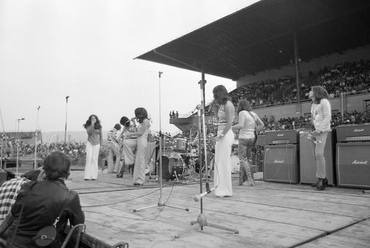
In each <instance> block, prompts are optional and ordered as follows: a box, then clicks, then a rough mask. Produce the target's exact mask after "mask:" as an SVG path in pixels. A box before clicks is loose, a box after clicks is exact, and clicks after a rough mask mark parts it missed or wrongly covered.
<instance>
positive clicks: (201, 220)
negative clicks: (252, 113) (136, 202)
mask: <svg viewBox="0 0 370 248" xmlns="http://www.w3.org/2000/svg"><path fill="white" fill-rule="evenodd" d="M205 83H206V81H205V79H204V73H202V80H201V81H199V85H200V93H201V99H202V102H201V110H200V109H199V110H198V117H199V125H198V133H199V134H200V133H201V131H202V128H203V132H202V134H203V135H202V136H203V150H204V163H205V173H206V174H205V178H206V192H204V193H202V180H203V179H202V177H203V173H202V171H203V168H202V160H203V159H202V154H201V151H199V164H200V166H199V167H200V168H199V172H200V174H199V176H200V180H199V184H200V194H199V195H196V196H195V197H194V200H195V201H196V202H198V201H199V200H200V214H199V215H198V218H197V220H196V221H191V222H190V224H191V225H194V224H197V223H198V224H199V226H200V230H201V231H203V227H204V226H209V227H213V228H218V229H221V230H225V231H230V232H233V233H235V234H238V233H239V231H238V230H236V229H231V228H228V227H224V226H222V225H218V224H214V223H210V222H208V221H207V218H206V216H205V215H204V214H203V197H204V196H206V195H208V194H209V193H211V192H212V191H213V190H214V189H215V188H217V185H215V187H214V188H212V189H210V188H209V182H208V168H207V167H208V165H207V146H206V145H207V143H206V132H205V130H206V129H205V117H204V112H205V111H204V110H205V100H204V98H205V96H204V95H205V92H204V85H205ZM200 116H202V119H201V118H200ZM201 123H202V124H203V126H202V125H201ZM200 137H201V135H199V141H201V138H200ZM199 144H200V142H199ZM196 227H197V226H191V227H189V228H187V229H185V230H183V231H181V232H180V233H178V234H176V235H174V238H179V237H180V235H182V234H185V233H187V232H188V231H190V230H192V229H195V228H196Z"/></svg>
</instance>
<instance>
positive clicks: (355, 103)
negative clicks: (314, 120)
mask: <svg viewBox="0 0 370 248" xmlns="http://www.w3.org/2000/svg"><path fill="white" fill-rule="evenodd" d="M364 100H369V102H368V103H369V104H370V93H366V94H358V95H348V96H344V97H343V98H333V99H330V100H329V101H330V103H331V109H332V111H335V112H337V111H339V112H343V111H347V112H352V111H353V110H356V111H358V112H364V111H365V110H366V109H365V105H364ZM310 109H311V102H310V101H307V102H303V103H302V116H304V115H305V114H309V113H310ZM253 111H254V112H256V113H257V114H258V116H259V117H264V116H265V115H266V116H267V117H268V118H270V116H271V115H273V116H274V117H275V120H279V119H280V118H287V117H299V116H300V114H299V106H298V104H285V105H279V106H273V107H267V108H256V109H254V110H253Z"/></svg>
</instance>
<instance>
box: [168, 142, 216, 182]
mask: <svg viewBox="0 0 370 248" xmlns="http://www.w3.org/2000/svg"><path fill="white" fill-rule="evenodd" d="M207 147H208V146H207ZM199 149H200V148H199V147H198V146H193V145H192V143H191V142H190V141H187V139H184V138H177V139H174V140H166V141H165V142H164V145H163V147H162V179H163V180H166V181H169V180H176V181H182V182H184V181H185V182H186V183H188V182H189V181H197V180H199V178H200V175H199V173H200V169H199V167H200V163H199ZM207 157H208V158H210V159H208V161H210V160H212V159H213V153H212V152H211V151H209V155H208V156H207ZM203 159H204V156H203ZM203 164H204V163H203ZM208 164H212V163H208ZM212 167H213V166H212ZM209 168H210V166H209ZM210 169H211V168H210ZM202 171H203V172H204V169H203V170H202Z"/></svg>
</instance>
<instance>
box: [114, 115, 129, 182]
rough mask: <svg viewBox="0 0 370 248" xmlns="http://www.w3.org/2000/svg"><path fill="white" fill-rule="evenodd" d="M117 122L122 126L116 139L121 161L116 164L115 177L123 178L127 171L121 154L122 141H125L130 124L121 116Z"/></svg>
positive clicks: (127, 119)
mask: <svg viewBox="0 0 370 248" xmlns="http://www.w3.org/2000/svg"><path fill="white" fill-rule="evenodd" d="M119 122H120V123H121V125H122V126H123V129H122V132H121V134H120V136H119V137H118V140H119V143H120V153H121V161H120V162H119V164H118V168H117V175H116V177H123V174H124V173H125V172H127V171H128V168H127V166H126V163H125V159H124V154H123V141H124V140H126V138H127V134H128V133H129V132H130V127H131V122H130V119H129V118H127V117H126V116H122V117H121V119H120V121H119Z"/></svg>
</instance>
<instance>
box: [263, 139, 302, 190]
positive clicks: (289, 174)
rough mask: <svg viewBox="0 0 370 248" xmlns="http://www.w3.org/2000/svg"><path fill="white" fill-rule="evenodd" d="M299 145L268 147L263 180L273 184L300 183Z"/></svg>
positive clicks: (266, 147)
mask: <svg viewBox="0 0 370 248" xmlns="http://www.w3.org/2000/svg"><path fill="white" fill-rule="evenodd" d="M297 147H298V146H297V145H291V144H286V145H266V146H265V158H264V169H263V179H264V180H265V181H271V182H287V183H299V167H298V158H297V157H298V156H297V155H298V153H297Z"/></svg>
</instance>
